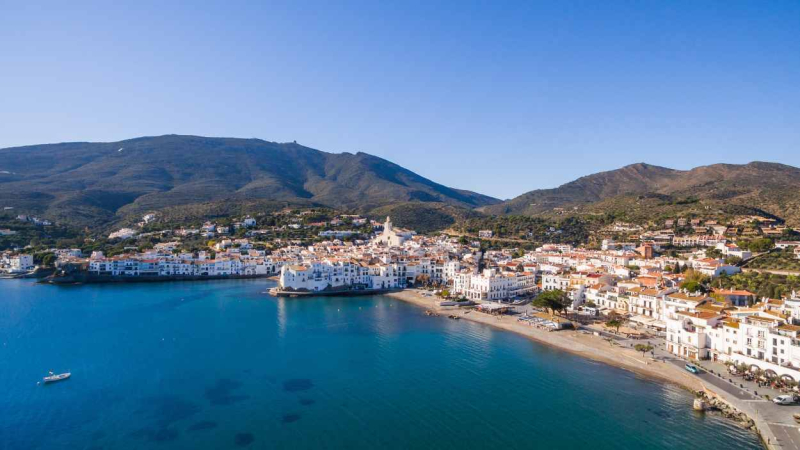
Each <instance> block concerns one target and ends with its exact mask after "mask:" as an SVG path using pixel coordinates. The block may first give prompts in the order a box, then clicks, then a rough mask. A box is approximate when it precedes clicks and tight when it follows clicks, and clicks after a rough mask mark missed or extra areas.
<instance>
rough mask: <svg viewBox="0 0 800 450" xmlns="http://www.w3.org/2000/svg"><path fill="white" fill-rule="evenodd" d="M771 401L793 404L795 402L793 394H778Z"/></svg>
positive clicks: (778, 403) (779, 403)
mask: <svg viewBox="0 0 800 450" xmlns="http://www.w3.org/2000/svg"><path fill="white" fill-rule="evenodd" d="M772 402H773V403H775V404H776V405H793V404H794V403H795V402H794V396H793V395H779V396H777V397H775V398H773V399H772Z"/></svg>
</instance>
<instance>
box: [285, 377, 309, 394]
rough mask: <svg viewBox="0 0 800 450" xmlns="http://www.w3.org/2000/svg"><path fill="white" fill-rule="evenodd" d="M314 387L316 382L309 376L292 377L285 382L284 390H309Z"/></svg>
mask: <svg viewBox="0 0 800 450" xmlns="http://www.w3.org/2000/svg"><path fill="white" fill-rule="evenodd" d="M312 387H314V383H312V382H311V380H309V379H307V378H292V379H291V380H286V381H284V382H283V390H284V391H286V392H301V391H307V390H309V389H311V388H312Z"/></svg>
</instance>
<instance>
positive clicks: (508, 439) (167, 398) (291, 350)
mask: <svg viewBox="0 0 800 450" xmlns="http://www.w3.org/2000/svg"><path fill="white" fill-rule="evenodd" d="M268 286H269V285H268V284H267V283H266V282H264V281H220V282H206V283H164V284H140V285H127V286H113V285H105V286H80V287H53V286H39V285H34V284H32V283H31V282H29V281H23V280H11V281H7V280H3V281H2V282H0V343H1V344H2V347H0V447H1V448H2V449H36V448H46V449H67V448H69V449H101V448H103V449H139V448H163V449H225V448H230V449H237V448H253V449H255V448H265V449H266V448H291V449H320V448H343V449H377V448H397V449H407V448H440V449H445V448H453V449H473V448H474V449H478V448H480V449H484V448H548V449H549V448H564V449H570V448H591V449H614V450H619V449H627V448H629V449H645V448H647V449H662V448H663V449H667V448H670V449H684V448H691V447H695V446H697V445H702V447H703V448H704V450H713V449H723V448H724V449H730V448H745V449H746V448H751V449H756V448H760V446H759V444H758V441H757V438H756V437H755V436H754V435H753V434H750V433H748V432H745V431H742V430H740V429H739V428H737V427H735V426H734V425H732V424H730V423H728V422H727V421H725V420H723V419H721V418H717V417H713V416H704V415H700V414H697V413H694V412H693V411H691V408H690V406H691V400H692V399H691V396H690V394H688V393H686V392H684V391H682V390H680V389H677V388H674V387H670V386H665V385H661V384H658V383H655V382H651V381H648V380H643V379H640V378H637V377H636V376H634V375H632V374H630V373H628V372H626V371H623V370H619V369H615V368H612V367H608V366H605V365H602V364H599V363H594V362H590V361H586V360H584V359H581V358H578V357H575V356H572V355H569V354H565V353H563V352H558V351H556V350H551V349H549V348H547V347H544V346H541V345H538V344H536V343H534V342H531V341H530V340H528V339H525V338H523V337H520V336H517V335H514V334H512V333H507V332H502V331H498V330H494V329H492V328H490V327H487V326H483V325H479V324H474V323H469V322H466V321H458V322H456V321H451V320H448V319H446V318H433V317H426V316H424V315H423V314H421V311H420V310H419V309H417V308H415V307H413V306H410V305H408V304H404V303H401V302H399V301H396V300H393V299H390V298H386V297H362V298H352V299H348V298H326V299H323V298H315V299H301V300H297V299H286V300H279V299H274V298H271V297H269V296H267V295H265V294H263V292H264V291H265V290H266V289H267V287H268ZM48 370H54V371H56V372H62V371H71V372H72V373H73V376H72V379H70V380H67V381H64V382H61V383H57V384H54V385H48V386H42V385H37V381H38V380H40V379H41V377H42V376H43V375H45V374H46V373H47V371H48Z"/></svg>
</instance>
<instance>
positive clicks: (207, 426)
mask: <svg viewBox="0 0 800 450" xmlns="http://www.w3.org/2000/svg"><path fill="white" fill-rule="evenodd" d="M214 428H217V422H212V421H210V420H204V421H202V422H197V423H195V424H192V426H190V427H189V428H187V429H186V431H203V430H212V429H214Z"/></svg>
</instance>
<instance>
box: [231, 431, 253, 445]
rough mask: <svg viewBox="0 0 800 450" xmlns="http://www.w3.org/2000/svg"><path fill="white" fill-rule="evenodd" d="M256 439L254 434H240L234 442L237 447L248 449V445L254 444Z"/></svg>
mask: <svg viewBox="0 0 800 450" xmlns="http://www.w3.org/2000/svg"><path fill="white" fill-rule="evenodd" d="M255 440H256V438H255V436H253V433H239V434H237V435H236V437H235V438H234V440H233V442H234V443H235V444H236V446H237V447H247V446H248V445H250V444H252V443H253V441H255Z"/></svg>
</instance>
